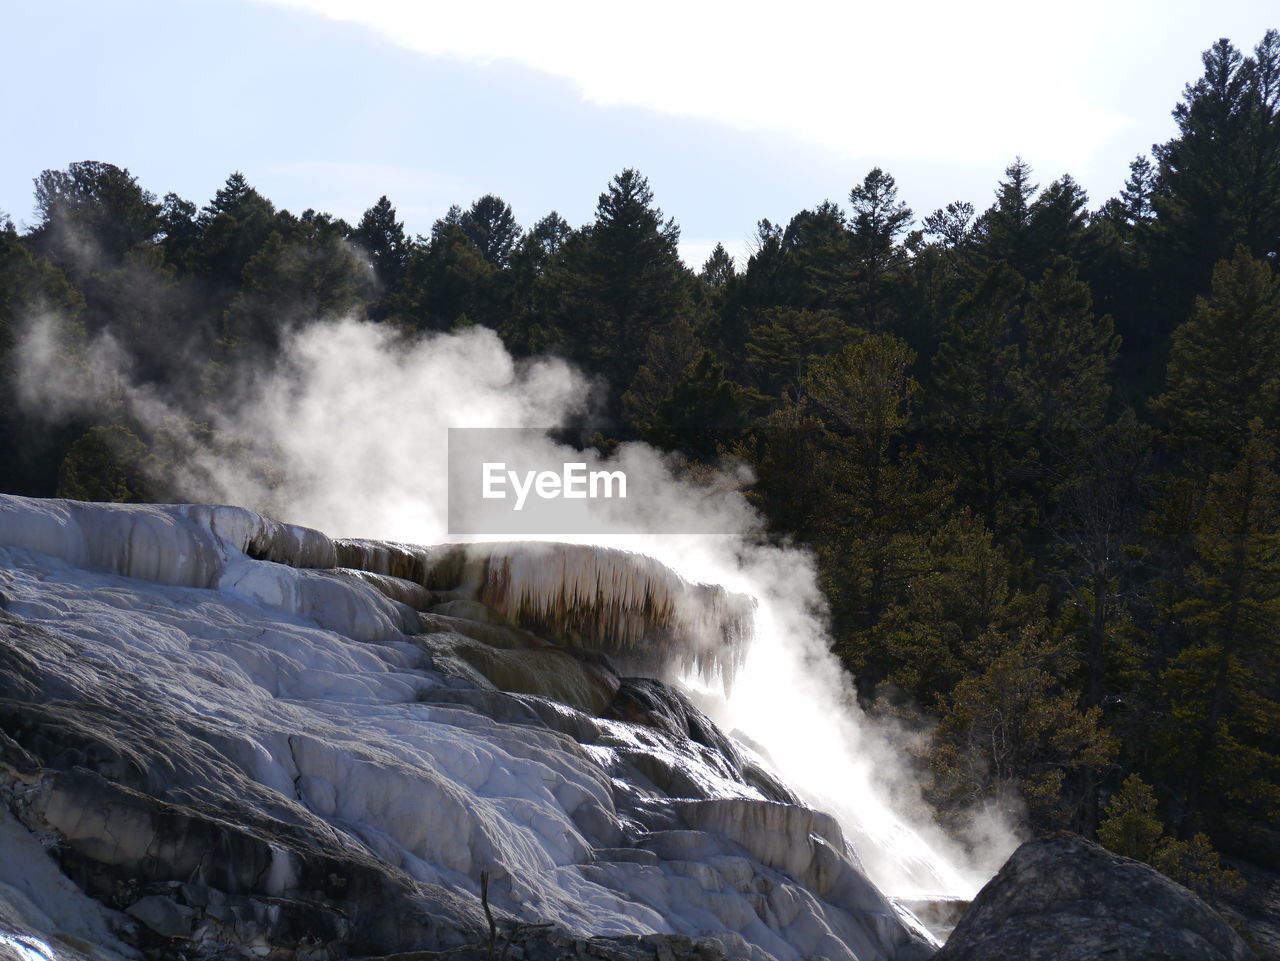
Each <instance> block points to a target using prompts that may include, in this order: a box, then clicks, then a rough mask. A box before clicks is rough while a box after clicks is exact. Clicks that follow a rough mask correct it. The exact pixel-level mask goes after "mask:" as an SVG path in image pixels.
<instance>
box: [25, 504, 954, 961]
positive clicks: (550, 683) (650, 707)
mask: <svg viewBox="0 0 1280 961" xmlns="http://www.w3.org/2000/svg"><path fill="white" fill-rule="evenodd" d="M459 550H460V549H458V548H443V549H432V548H413V547H409V546H400V545H389V544H379V543H375V542H352V541H347V542H342V541H337V542H334V541H330V540H329V539H328V538H326V537H325V536H324V535H323V534H320V533H319V532H316V531H309V530H306V529H304V528H296V527H291V526H289V525H285V524H279V523H277V522H275V521H271V520H269V519H266V518H262V517H259V516H258V515H256V514H253V513H252V512H249V511H245V510H242V509H239V508H225V507H198V506H190V505H178V506H163V507H162V506H147V505H143V506H122V505H98V504H80V503H73V502H67V501H40V500H32V499H24V498H18V497H7V496H0V799H2V800H3V802H4V804H3V806H0V818H2V819H0V939H5V938H7V939H8V941H6V942H5V944H6V945H8V944H9V942H13V944H27V945H28V947H27V948H26V949H23V950H31V951H36V952H37V953H38V954H39V953H40V952H44V951H46V950H47V953H45V954H41V955H40V956H41V957H42V958H43V959H44V961H50V959H53V958H57V957H61V958H65V959H71V958H77V959H78V958H79V957H81V956H85V957H99V958H104V959H114V958H116V957H136V956H138V955H139V954H140V955H142V956H144V957H148V958H150V957H156V958H160V957H164V958H170V957H174V956H176V954H198V955H200V956H204V957H226V958H238V957H245V958H249V957H267V958H272V959H277V961H295V959H296V961H321V959H337V958H341V957H349V956H358V955H377V954H389V953H393V952H401V951H422V950H433V951H438V950H444V949H450V948H454V949H456V948H458V946H460V945H464V944H480V945H483V944H485V943H486V942H487V940H488V937H489V928H488V923H487V920H486V917H485V913H484V909H483V908H484V906H483V905H482V903H481V900H480V884H481V877H482V875H483V876H485V877H487V878H488V879H489V884H488V899H489V906H490V908H491V909H492V911H493V913H494V915H495V919H496V922H497V924H498V927H499V937H500V938H501V939H502V943H503V944H504V945H507V946H508V947H513V946H514V948H515V949H518V950H519V951H521V952H523V953H524V956H525V957H527V958H536V957H561V956H563V957H569V956H587V955H590V954H592V953H594V954H595V955H597V956H600V957H618V958H626V959H628V961H630V959H637V961H639V959H644V961H648V959H654V961H657V959H659V958H661V959H663V961H666V959H668V958H677V959H679V961H683V959H684V958H685V957H688V958H693V957H698V958H704V959H707V961H711V959H714V958H717V957H740V958H751V959H753V961H770V959H776V961H799V959H801V958H807V957H813V956H818V955H821V956H825V957H827V958H830V959H832V961H852V959H857V961H890V959H893V961H899V959H902V961H912V959H917V958H924V957H927V956H929V955H930V954H931V953H932V951H933V949H934V946H933V945H932V944H931V943H930V942H929V941H928V939H927V937H926V936H924V935H923V934H921V933H920V932H919V931H917V930H915V929H913V928H912V927H911V926H910V925H909V924H907V923H903V922H902V921H900V920H899V917H898V915H897V913H896V912H895V910H894V909H893V908H892V907H891V906H890V905H889V904H888V903H887V902H886V901H885V900H884V899H883V898H882V897H880V895H879V894H878V892H876V891H875V889H874V888H873V887H872V886H871V885H870V883H869V882H867V881H866V880H865V878H864V877H863V876H862V874H861V873H860V871H859V870H858V868H857V863H856V857H855V856H854V855H853V853H852V851H851V849H849V847H848V845H847V844H846V842H845V841H844V839H843V836H842V835H841V834H840V832H839V828H838V827H836V826H835V822H834V821H832V820H831V819H830V818H828V817H827V816H825V815H821V814H819V813H817V812H813V811H810V810H808V809H806V808H803V807H801V806H799V805H797V804H795V803H794V797H793V796H792V795H791V794H790V792H789V791H787V789H786V788H785V787H784V786H782V785H780V784H778V783H777V781H776V779H774V778H772V777H770V776H768V775H767V773H765V772H764V771H763V770H762V769H761V767H760V765H759V764H758V763H757V761H756V760H755V759H753V758H752V757H751V755H750V752H749V751H748V750H746V749H745V748H741V747H740V746H738V745H735V744H734V743H733V742H732V741H731V740H730V739H729V738H727V737H726V736H725V735H724V734H723V733H721V732H720V731H719V730H718V729H716V728H715V725H714V724H712V723H711V722H710V721H709V720H707V719H706V718H705V717H704V716H702V715H701V714H700V713H699V712H697V711H696V709H694V708H693V707H692V706H691V705H689V704H688V702H687V700H685V699H684V698H683V697H682V696H681V695H680V694H679V693H678V692H676V691H675V690H673V689H671V688H670V687H668V686H666V685H665V684H662V683H661V682H659V681H657V680H652V679H636V678H622V677H619V676H618V673H617V672H616V670H614V669H613V668H612V666H611V665H610V663H609V661H608V660H606V659H605V657H604V656H602V655H601V654H600V653H599V652H600V650H601V649H606V650H611V649H614V648H617V649H620V650H623V651H624V652H625V651H626V650H637V651H641V650H643V651H646V652H647V655H648V656H649V657H650V659H653V658H655V657H656V656H657V654H658V652H662V653H663V654H664V656H669V657H671V658H674V659H676V660H680V659H682V658H684V657H685V656H689V657H691V658H693V659H695V660H696V659H697V658H704V663H708V662H707V661H705V658H708V657H709V658H711V659H712V660H714V661H715V662H716V663H719V664H721V665H722V667H723V665H724V664H725V663H730V662H731V661H732V658H733V656H734V655H733V654H732V645H733V644H735V643H738V642H739V641H741V640H742V639H743V638H744V637H745V632H746V624H745V620H746V617H747V610H748V609H745V608H743V607H742V606H741V604H740V603H739V601H738V600H735V599H733V598H731V597H730V596H729V595H726V594H725V593H724V592H722V591H719V592H717V589H712V588H707V587H704V586H700V585H689V584H687V583H686V582H683V581H681V580H679V579H678V578H676V576H675V575H674V574H672V573H671V572H669V571H667V572H665V573H663V572H664V571H665V569H662V568H660V567H659V566H658V565H656V564H655V563H653V562H649V561H647V559H637V558H636V557H635V556H634V555H622V554H621V552H608V551H603V552H597V553H598V555H599V556H597V557H596V558H594V559H592V558H591V557H589V554H590V553H591V549H587V548H572V549H569V548H565V549H563V550H561V549H558V548H557V549H551V550H545V549H530V550H529V551H528V553H522V548H520V547H518V546H516V545H501V546H499V547H488V548H486V549H485V550H483V551H481V552H480V553H479V554H477V555H470V554H468V555H467V556H466V557H464V558H462V560H461V561H460V560H459ZM335 564H341V565H343V566H344V567H346V568H351V567H356V566H360V567H361V568H362V569H361V570H360V571H357V572H355V573H353V572H352V571H350V570H345V571H344V570H335V569H328V568H333V567H334V565H335ZM459 564H461V565H462V567H466V568H467V569H466V570H465V571H464V570H462V568H461V567H459V566H458V565H459ZM450 565H453V566H452V568H451V569H449V570H446V568H449V567H450ZM468 565H470V566H468ZM557 578H559V579H561V580H560V581H558V580H557ZM702 602H705V603H706V604H707V605H708V606H707V610H706V611H704V612H702V613H700V614H699V613H697V612H696V611H694V610H693V608H694V607H696V605H697V604H698V603H702ZM593 605H599V608H600V609H599V610H598V611H594V610H593ZM424 607H430V608H432V611H428V612H423V610H422V609H423V608H424ZM708 634H712V635H715V636H716V637H717V638H718V640H717V641H716V642H715V643H714V644H713V645H712V646H711V647H710V648H706V649H699V650H701V651H702V653H695V654H692V655H687V654H686V653H685V652H683V651H682V648H681V645H684V644H692V643H693V642H694V641H695V640H696V639H697V638H698V637H703V636H706V635H708ZM546 635H550V637H548V636H546ZM575 639H579V640H581V641H582V644H581V645H574V644H572V643H569V642H572V641H573V640H575ZM716 645H720V647H719V648H718V649H717V648H716ZM584 647H585V649H584ZM708 650H709V651H711V653H710V654H708V653H706V651H708ZM659 666H660V665H659ZM14 865H17V867H14ZM69 918H79V920H78V921H76V922H75V923H74V924H73V923H72V922H71V921H69V920H68V919H69ZM21 938H27V939H28V940H29V941H30V942H31V944H35V945H36V947H31V944H28V942H27V941H20V940H15V939H21ZM708 939H710V940H708ZM10 947H12V946H11V945H10ZM5 950H8V948H6V949H5ZM13 950H14V951H18V950H19V949H18V948H13ZM682 952H683V953H682Z"/></svg>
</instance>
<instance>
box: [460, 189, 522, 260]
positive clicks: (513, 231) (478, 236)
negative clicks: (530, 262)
mask: <svg viewBox="0 0 1280 961" xmlns="http://www.w3.org/2000/svg"><path fill="white" fill-rule="evenodd" d="M458 226H459V227H461V228H462V232H463V233H464V234H466V235H467V238H468V239H469V240H470V241H471V242H472V243H473V244H475V245H476V249H477V250H479V251H480V253H481V255H482V256H483V257H484V259H485V260H487V261H489V263H491V264H493V266H495V267H499V268H501V267H506V266H508V265H509V264H510V262H511V253H512V251H513V250H515V247H516V244H517V243H518V242H519V240H520V225H519V224H518V223H516V218H515V214H513V213H512V212H511V205H510V204H508V203H507V202H506V201H505V200H503V199H502V198H501V197H495V196H494V195H493V194H485V195H484V196H483V197H481V198H480V199H479V200H477V201H476V202H475V203H473V204H472V205H471V209H469V210H468V211H467V212H466V213H464V214H462V216H461V217H459V218H458Z"/></svg>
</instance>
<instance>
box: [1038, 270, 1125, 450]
mask: <svg viewBox="0 0 1280 961" xmlns="http://www.w3.org/2000/svg"><path fill="white" fill-rule="evenodd" d="M1022 328H1023V336H1024V338H1025V340H1024V346H1023V352H1022V361H1021V364H1020V365H1019V370H1018V392H1019V394H1020V395H1021V403H1022V407H1023V409H1024V411H1025V413H1026V416H1027V418H1028V422H1027V425H1026V426H1027V427H1028V429H1029V430H1030V431H1031V432H1032V433H1033V434H1034V435H1035V438H1036V443H1037V447H1038V448H1039V457H1040V461H1041V464H1042V465H1043V466H1044V467H1046V468H1052V466H1053V463H1054V462H1055V461H1059V460H1062V459H1063V458H1069V457H1070V456H1071V453H1072V448H1073V447H1074V446H1075V443H1076V441H1075V435H1076V434H1078V433H1079V432H1080V431H1081V430H1091V429H1095V428H1097V427H1099V426H1100V425H1101V423H1102V419H1103V416H1104V414H1105V413H1106V408H1107V401H1108V399H1109V398H1110V395H1111V386H1110V383H1109V377H1110V373H1111V365H1112V364H1113V363H1114V361H1115V358H1116V353H1117V351H1118V349H1119V346H1120V342H1119V338H1117V337H1116V336H1115V333H1114V328H1113V326H1112V323H1111V318H1110V317H1095V316H1094V313H1093V297H1092V295H1091V294H1090V292H1089V286H1088V284H1086V283H1084V282H1083V281H1081V280H1080V279H1079V277H1078V275H1077V273H1076V267H1075V264H1074V263H1073V262H1072V261H1071V259H1070V258H1068V257H1059V258H1058V259H1057V260H1055V261H1054V262H1053V264H1052V266H1050V267H1049V268H1048V269H1046V270H1045V272H1044V275H1043V276H1042V277H1041V278H1040V280H1039V282H1038V283H1034V284H1032V285H1031V295H1030V298H1029V302H1028V304H1027V309H1026V311H1025V312H1024V314H1023V316H1022Z"/></svg>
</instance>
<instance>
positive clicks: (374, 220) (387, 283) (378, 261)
mask: <svg viewBox="0 0 1280 961" xmlns="http://www.w3.org/2000/svg"><path fill="white" fill-rule="evenodd" d="M351 239H352V240H354V241H355V242H356V243H357V244H358V245H360V246H361V247H362V248H364V250H365V251H366V252H367V253H368V255H369V257H370V259H371V260H372V261H373V269H374V271H375V273H376V274H377V277H378V279H379V280H380V281H381V282H382V284H383V286H384V288H386V289H388V290H390V289H392V288H394V287H395V286H396V285H397V284H399V283H400V280H401V279H402V278H403V277H404V272H405V268H406V267H407V266H408V264H409V253H410V250H411V245H410V242H409V238H408V237H407V236H405V232H404V224H403V223H401V222H400V221H398V220H396V209H395V207H393V206H391V201H390V200H388V199H387V197H386V195H385V194H384V195H383V196H381V197H379V198H378V202H377V203H375V204H374V205H373V206H372V207H370V208H369V209H368V210H366V211H365V212H364V215H363V216H362V217H361V218H360V223H359V224H357V225H356V229H355V231H354V233H353V234H352V236H351Z"/></svg>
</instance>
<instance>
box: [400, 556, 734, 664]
mask: <svg viewBox="0 0 1280 961" xmlns="http://www.w3.org/2000/svg"><path fill="white" fill-rule="evenodd" d="M424 560H425V566H426V571H425V577H424V580H423V583H424V584H425V585H426V586H427V587H431V588H434V589H446V588H460V589H462V590H464V591H466V592H470V593H472V595H473V596H474V597H475V599H476V600H478V601H480V602H482V603H483V604H485V605H486V606H488V607H489V608H491V609H492V610H494V611H495V612H497V613H498V614H500V615H501V616H502V617H504V618H506V619H507V620H508V621H510V622H511V623H512V624H515V625H518V626H520V627H523V628H527V629H529V630H531V631H533V632H535V633H540V634H543V635H545V636H547V637H549V638H551V639H554V640H558V641H565V642H568V643H572V644H574V645H575V646H578V647H584V648H590V649H595V650H600V651H604V652H606V653H610V652H612V653H617V654H622V655H628V656H631V658H632V659H633V660H639V661H644V662H648V663H650V664H652V665H654V666H655V667H657V668H660V669H669V668H681V669H690V668H692V669H696V670H697V671H698V672H699V673H700V674H702V676H703V677H705V678H707V679H713V678H714V677H716V676H717V675H718V676H719V677H720V678H721V679H722V681H723V683H724V685H725V687H726V688H728V687H729V686H730V685H731V684H732V681H733V675H734V673H735V671H736V669H737V668H738V666H739V665H740V664H741V663H742V659H743V657H744V656H745V653H746V646H747V644H748V643H749V641H750V637H751V623H752V616H753V610H752V601H751V599H750V598H748V597H746V596H744V595H740V594H730V593H729V592H727V591H725V590H724V589H723V588H721V587H718V586H715V585H710V584H694V583H690V582H689V581H686V580H685V579H684V578H683V577H681V576H680V575H679V574H677V573H676V572H675V571H673V570H671V569H670V568H669V567H667V566H666V565H664V564H662V563H660V562H658V561H656V560H654V559H653V558H651V557H646V556H644V555H641V554H633V553H631V552H629V551H622V550H616V549H614V548H607V547H593V546H584V545H577V544H541V543H523V544H475V545H469V546H462V545H447V546H444V547H440V548H432V549H429V550H428V551H427V552H426V556H425V559H424Z"/></svg>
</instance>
